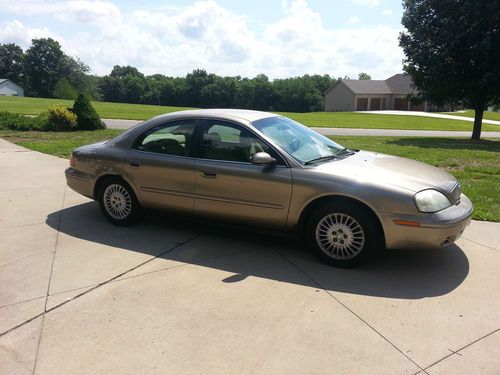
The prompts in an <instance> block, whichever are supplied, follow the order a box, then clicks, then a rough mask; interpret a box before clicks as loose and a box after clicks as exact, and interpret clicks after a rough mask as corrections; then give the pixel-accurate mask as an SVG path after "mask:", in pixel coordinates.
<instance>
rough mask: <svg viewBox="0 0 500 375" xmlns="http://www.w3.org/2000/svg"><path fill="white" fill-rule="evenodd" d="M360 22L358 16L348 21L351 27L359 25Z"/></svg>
mask: <svg viewBox="0 0 500 375" xmlns="http://www.w3.org/2000/svg"><path fill="white" fill-rule="evenodd" d="M360 22H361V18H359V17H356V16H352V17H351V18H349V19H348V20H347V23H348V24H349V25H354V24H357V23H360Z"/></svg>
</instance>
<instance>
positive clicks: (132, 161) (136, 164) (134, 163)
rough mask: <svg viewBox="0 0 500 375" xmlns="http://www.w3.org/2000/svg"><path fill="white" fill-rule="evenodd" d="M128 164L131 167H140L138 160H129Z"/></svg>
mask: <svg viewBox="0 0 500 375" xmlns="http://www.w3.org/2000/svg"><path fill="white" fill-rule="evenodd" d="M128 164H129V165H130V166H131V167H136V168H137V167H140V166H141V162H140V161H139V160H130V161H129V162H128Z"/></svg>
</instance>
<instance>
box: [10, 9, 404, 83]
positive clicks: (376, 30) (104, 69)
mask: <svg viewBox="0 0 500 375" xmlns="http://www.w3.org/2000/svg"><path fill="white" fill-rule="evenodd" d="M0 10H1V11H0V43H16V44H18V45H20V46H21V47H22V48H23V49H26V48H28V47H29V46H30V44H31V39H32V38H41V37H51V38H53V39H55V40H57V41H58V42H59V43H60V44H61V46H62V49H63V50H64V52H65V53H67V54H68V55H71V56H74V57H79V58H80V59H81V60H82V61H84V62H85V63H86V64H87V65H89V67H90V69H91V72H92V73H93V74H97V75H106V74H109V73H110V71H111V69H112V68H113V66H114V65H132V66H135V67H137V68H138V69H139V70H140V71H141V72H143V73H144V74H146V75H149V74H155V73H161V74H165V75H168V76H184V75H185V74H186V73H189V72H191V71H192V70H193V69H205V70H207V71H208V72H210V73H216V74H219V75H223V76H237V75H239V76H242V77H249V78H251V77H254V76H256V75H257V74H261V73H263V74H266V75H267V76H269V77H270V78H286V77H294V76H300V75H303V74H329V75H331V76H333V77H344V76H348V77H351V78H357V76H358V74H359V73H360V72H365V73H368V74H370V75H371V76H372V78H374V79H386V78H388V77H390V76H392V75H393V74H396V73H400V72H401V71H402V60H403V58H404V55H403V52H402V50H401V48H400V47H399V46H398V35H399V32H401V31H402V26H401V23H400V21H401V16H402V13H403V9H402V5H401V0H251V1H235V0H232V1H231V0H199V1H192V0H191V1H190V0H172V1H152V0H142V1H131V0H124V1H118V0H115V1H104V0H71V1H61V0H39V1H35V0H0Z"/></svg>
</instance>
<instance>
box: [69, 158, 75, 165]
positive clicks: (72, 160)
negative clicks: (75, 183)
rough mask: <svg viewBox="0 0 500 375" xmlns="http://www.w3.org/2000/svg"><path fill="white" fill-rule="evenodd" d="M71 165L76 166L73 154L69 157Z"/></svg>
mask: <svg viewBox="0 0 500 375" xmlns="http://www.w3.org/2000/svg"><path fill="white" fill-rule="evenodd" d="M69 165H71V166H72V167H74V166H75V165H76V159H75V157H74V156H73V155H71V158H70V159H69Z"/></svg>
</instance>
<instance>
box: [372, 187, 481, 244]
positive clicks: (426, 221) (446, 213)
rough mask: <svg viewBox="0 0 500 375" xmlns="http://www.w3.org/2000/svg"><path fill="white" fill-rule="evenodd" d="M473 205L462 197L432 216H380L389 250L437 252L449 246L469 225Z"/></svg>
mask: <svg viewBox="0 0 500 375" xmlns="http://www.w3.org/2000/svg"><path fill="white" fill-rule="evenodd" d="M473 209H474V208H473V206H472V202H471V201H470V199H469V198H467V196H465V195H464V194H462V196H461V198H460V203H459V204H458V205H454V206H451V207H448V208H447V209H444V210H442V211H439V212H435V213H433V214H424V213H420V214H417V215H400V214H393V213H379V214H378V215H379V218H380V220H381V222H382V226H383V228H384V234H385V242H386V247H387V248H388V249H408V248H412V249H415V248H439V247H443V246H447V245H449V244H452V243H453V242H455V241H456V240H458V238H460V236H461V235H462V233H463V231H464V230H465V228H466V227H467V226H468V225H469V223H470V221H471V216H472V211H473ZM395 220H402V221H408V222H418V223H419V226H418V227H416V226H406V225H400V224H396V223H395Z"/></svg>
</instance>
